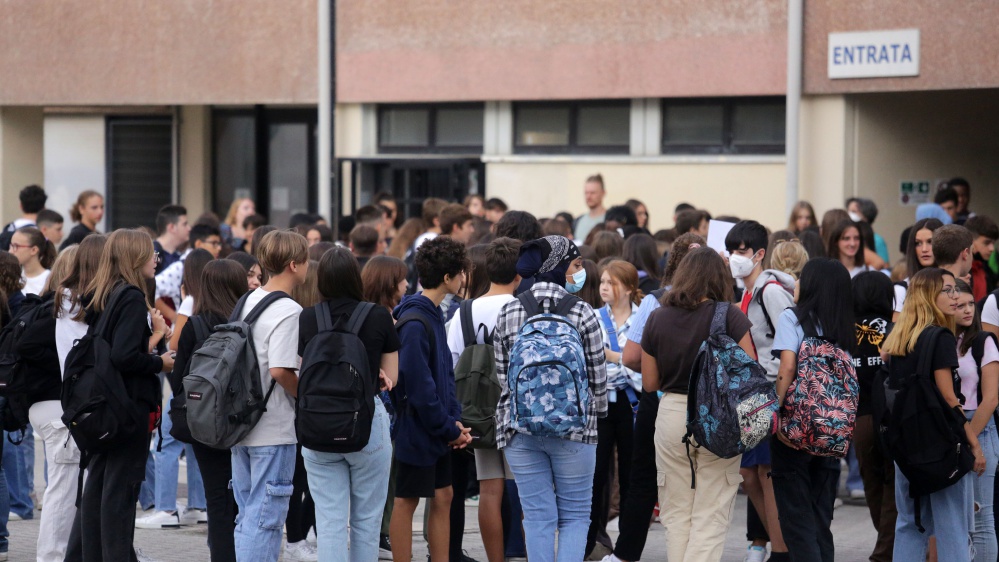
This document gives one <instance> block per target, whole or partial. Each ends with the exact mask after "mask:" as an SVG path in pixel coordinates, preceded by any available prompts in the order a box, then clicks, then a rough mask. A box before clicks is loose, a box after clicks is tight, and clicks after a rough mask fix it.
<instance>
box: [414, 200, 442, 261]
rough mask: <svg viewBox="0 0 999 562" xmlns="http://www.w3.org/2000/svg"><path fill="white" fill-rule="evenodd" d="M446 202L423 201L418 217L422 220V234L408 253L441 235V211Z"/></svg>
mask: <svg viewBox="0 0 999 562" xmlns="http://www.w3.org/2000/svg"><path fill="white" fill-rule="evenodd" d="M447 205H448V203H447V201H445V200H443V199H437V198H436V197H430V198H429V199H425V200H424V201H423V206H422V207H421V212H420V216H421V218H422V219H423V234H420V235H419V236H418V237H417V238H416V240H415V241H414V242H413V247H412V248H411V249H410V251H416V249H417V248H419V247H420V246H421V245H423V243H424V242H426V241H427V240H433V239H434V238H436V237H437V236H438V235H440V233H441V218H440V214H441V211H442V210H444V207H447Z"/></svg>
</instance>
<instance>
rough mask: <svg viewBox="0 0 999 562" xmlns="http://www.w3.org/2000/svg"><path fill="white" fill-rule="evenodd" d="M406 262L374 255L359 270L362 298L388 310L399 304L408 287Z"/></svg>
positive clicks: (390, 310)
mask: <svg viewBox="0 0 999 562" xmlns="http://www.w3.org/2000/svg"><path fill="white" fill-rule="evenodd" d="M406 273H407V269H406V264H405V262H403V261H402V260H400V259H399V258H393V257H391V256H376V257H374V258H371V260H369V261H368V263H367V264H365V265H364V269H362V270H361V282H362V286H363V287H364V300H365V301H367V302H373V303H375V304H377V305H381V306H384V307H385V308H387V309H388V311H389V312H392V310H393V309H394V308H395V307H397V306H399V302H400V301H402V297H403V295H405V294H406V290H407V289H408V288H409V282H408V281H406Z"/></svg>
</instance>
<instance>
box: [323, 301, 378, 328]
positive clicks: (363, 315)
mask: <svg viewBox="0 0 999 562" xmlns="http://www.w3.org/2000/svg"><path fill="white" fill-rule="evenodd" d="M373 308H375V305H374V303H370V302H363V301H362V302H359V303H357V306H356V307H355V308H354V312H351V313H350V322H348V323H347V331H348V332H350V333H352V334H354V335H355V336H356V335H358V334H360V333H361V326H363V325H364V321H365V320H367V319H368V314H369V313H370V312H371V310H372V309H373ZM327 310H328V307H327Z"/></svg>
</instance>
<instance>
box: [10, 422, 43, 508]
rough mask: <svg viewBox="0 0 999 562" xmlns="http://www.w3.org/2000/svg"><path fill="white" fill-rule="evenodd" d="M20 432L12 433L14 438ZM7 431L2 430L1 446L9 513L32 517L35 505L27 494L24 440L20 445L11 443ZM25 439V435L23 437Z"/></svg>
mask: <svg viewBox="0 0 999 562" xmlns="http://www.w3.org/2000/svg"><path fill="white" fill-rule="evenodd" d="M19 434H20V432H15V433H14V439H15V440H16V439H17V437H18V436H19ZM7 436H8V432H6V431H4V432H3V439H4V441H5V443H4V448H3V459H2V463H3V470H4V473H5V474H6V475H7V493H8V494H9V498H8V500H9V501H10V513H15V514H17V515H18V516H19V517H21V518H22V519H32V518H34V516H35V505H34V502H32V501H31V497H30V496H29V495H28V475H27V474H26V473H25V470H24V449H25V444H24V441H22V442H21V444H20V445H14V444H12V443H11V442H10V441H9V440H8V439H7ZM25 439H27V437H25Z"/></svg>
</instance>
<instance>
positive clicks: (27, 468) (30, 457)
mask: <svg viewBox="0 0 999 562" xmlns="http://www.w3.org/2000/svg"><path fill="white" fill-rule="evenodd" d="M21 446H22V447H24V450H23V451H22V453H23V455H22V456H23V458H24V475H25V477H26V478H25V480H26V482H27V485H28V493H31V492H34V491H35V432H34V431H32V429H31V424H30V423H29V424H28V428H27V429H25V430H24V442H23V443H21ZM42 458H45V455H42ZM45 472H47V471H43V472H42V473H43V474H44V473H45Z"/></svg>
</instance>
